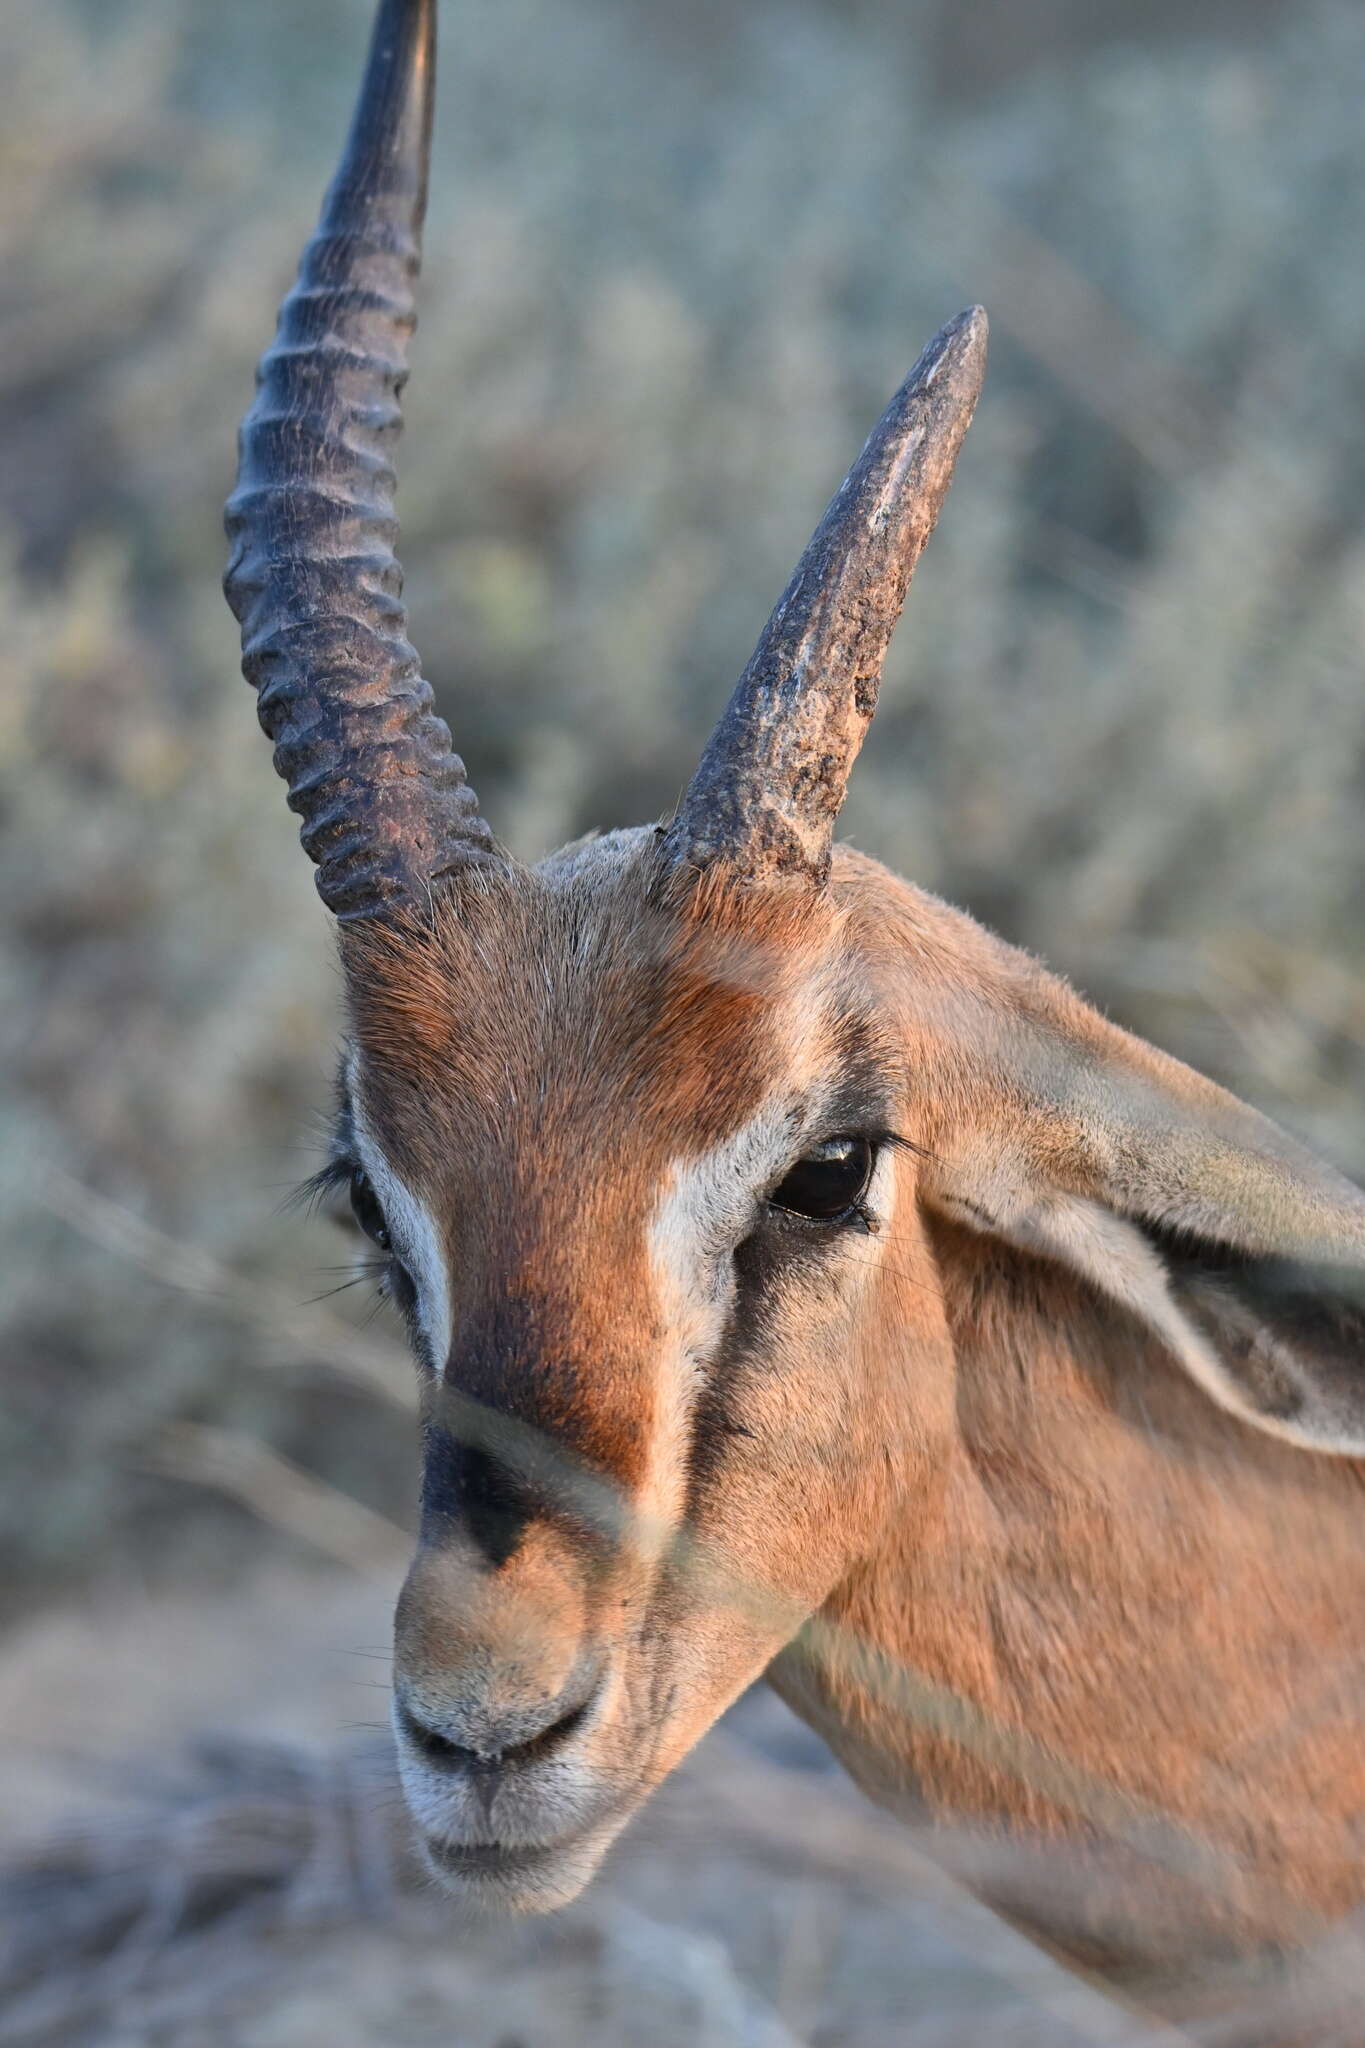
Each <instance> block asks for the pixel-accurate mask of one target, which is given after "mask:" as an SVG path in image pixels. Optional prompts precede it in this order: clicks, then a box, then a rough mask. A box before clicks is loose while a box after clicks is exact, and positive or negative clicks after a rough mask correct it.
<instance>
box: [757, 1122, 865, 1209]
mask: <svg viewBox="0 0 1365 2048" xmlns="http://www.w3.org/2000/svg"><path fill="white" fill-rule="evenodd" d="M871 1178H872V1146H871V1143H870V1142H869V1140H868V1139H866V1138H829V1139H827V1140H826V1141H825V1143H824V1144H823V1145H817V1146H816V1148H815V1150H814V1151H813V1152H808V1153H807V1154H806V1157H805V1158H804V1159H798V1160H797V1162H796V1164H795V1166H794V1167H793V1168H792V1169H791V1172H790V1173H789V1174H787V1176H786V1178H785V1179H784V1180H782V1181H780V1182H779V1183H778V1185H777V1186H776V1187H775V1188H774V1189H773V1191H772V1193H771V1195H769V1197H768V1200H769V1201H770V1202H772V1203H773V1204H774V1205H775V1206H776V1207H777V1208H779V1209H790V1210H792V1211H794V1213H795V1214H796V1215H798V1216H808V1217H809V1218H810V1219H811V1221H812V1222H816V1223H833V1222H836V1221H838V1220H839V1219H840V1218H842V1217H844V1216H847V1215H848V1214H849V1213H850V1211H851V1210H852V1209H853V1208H854V1207H855V1206H856V1205H857V1203H858V1202H859V1201H860V1200H861V1198H862V1196H863V1195H864V1194H865V1193H866V1192H867V1184H868V1182H869V1180H870V1179H871Z"/></svg>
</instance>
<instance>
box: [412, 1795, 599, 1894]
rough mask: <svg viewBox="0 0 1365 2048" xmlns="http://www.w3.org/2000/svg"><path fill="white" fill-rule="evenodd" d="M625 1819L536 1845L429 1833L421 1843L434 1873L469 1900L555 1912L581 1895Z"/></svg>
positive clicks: (424, 1835) (452, 1889) (450, 1888)
mask: <svg viewBox="0 0 1365 2048" xmlns="http://www.w3.org/2000/svg"><path fill="white" fill-rule="evenodd" d="M624 1819H625V1816H624V1815H622V1816H621V1817H620V1819H616V1820H614V1821H613V1822H610V1823H608V1824H607V1825H606V1826H605V1827H604V1826H601V1825H599V1826H597V1827H594V1828H589V1829H586V1830H584V1831H583V1832H582V1833H579V1834H576V1835H568V1836H564V1837H562V1838H561V1839H560V1840H559V1841H557V1842H552V1843H549V1844H548V1845H541V1846H538V1847H534V1848H523V1847H519V1846H513V1845H512V1844H510V1843H506V1842H478V1843H465V1842H453V1841H451V1840H450V1839H449V1838H448V1837H447V1838H443V1837H441V1836H439V1835H430V1834H425V1833H424V1834H423V1835H422V1837H421V1841H422V1849H423V1852H424V1854H425V1857H426V1862H427V1866H428V1868H429V1869H430V1871H431V1874H432V1876H433V1877H435V1878H436V1879H437V1880H438V1882H440V1883H441V1884H443V1885H444V1886H445V1887H446V1888H447V1889H448V1890H450V1891H453V1892H456V1893H458V1894H459V1895H460V1896H461V1897H463V1898H464V1899H465V1900H467V1901H468V1902H469V1903H471V1904H473V1905H476V1906H480V1905H482V1906H488V1907H492V1908H496V1909H498V1910H500V1911H502V1912H512V1913H550V1912H553V1911H555V1910H556V1909H557V1908H558V1907H560V1906H566V1905H568V1904H569V1902H570V1900H572V1899H576V1898H577V1897H578V1894H579V1893H580V1892H581V1891H582V1890H583V1888H584V1886H585V1885H587V1884H588V1883H589V1881H590V1880H591V1879H592V1877H593V1876H594V1875H595V1873H596V1870H597V1866H598V1864H599V1863H600V1862H601V1861H602V1858H603V1856H604V1854H605V1853H606V1850H607V1848H608V1846H609V1844H610V1843H611V1841H612V1840H613V1839H614V1837H615V1836H616V1834H617V1833H618V1832H619V1830H620V1828H621V1826H622V1825H623V1823H624Z"/></svg>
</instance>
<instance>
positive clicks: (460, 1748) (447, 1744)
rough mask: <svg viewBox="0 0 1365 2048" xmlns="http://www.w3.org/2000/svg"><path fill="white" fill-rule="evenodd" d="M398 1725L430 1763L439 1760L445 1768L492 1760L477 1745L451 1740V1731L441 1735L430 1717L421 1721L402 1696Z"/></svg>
mask: <svg viewBox="0 0 1365 2048" xmlns="http://www.w3.org/2000/svg"><path fill="white" fill-rule="evenodd" d="M397 1711H398V1725H399V1727H400V1728H401V1729H402V1731H403V1733H404V1735H406V1737H407V1739H408V1741H409V1742H410V1743H411V1744H412V1746H413V1748H414V1749H415V1750H416V1751H417V1752H418V1754H419V1755H420V1756H424V1757H425V1758H426V1760H427V1762H428V1763H431V1764H439V1765H440V1766H441V1768H442V1769H443V1770H448V1771H455V1770H476V1769H477V1768H478V1767H479V1765H480V1764H486V1763H488V1762H489V1761H491V1759H490V1758H488V1757H486V1756H483V1755H481V1753H480V1752H479V1751H478V1750H477V1749H466V1748H465V1746H464V1744H463V1743H461V1742H452V1741H451V1739H450V1737H449V1736H448V1735H442V1733H441V1731H440V1730H439V1728H433V1727H432V1726H431V1725H430V1723H429V1722H427V1721H419V1720H418V1718H417V1716H416V1714H414V1713H413V1711H412V1709H411V1707H409V1706H407V1705H406V1704H405V1703H404V1702H403V1701H402V1700H399V1702H398V1708H397Z"/></svg>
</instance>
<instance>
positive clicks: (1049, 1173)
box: [923, 1034, 1365, 1458]
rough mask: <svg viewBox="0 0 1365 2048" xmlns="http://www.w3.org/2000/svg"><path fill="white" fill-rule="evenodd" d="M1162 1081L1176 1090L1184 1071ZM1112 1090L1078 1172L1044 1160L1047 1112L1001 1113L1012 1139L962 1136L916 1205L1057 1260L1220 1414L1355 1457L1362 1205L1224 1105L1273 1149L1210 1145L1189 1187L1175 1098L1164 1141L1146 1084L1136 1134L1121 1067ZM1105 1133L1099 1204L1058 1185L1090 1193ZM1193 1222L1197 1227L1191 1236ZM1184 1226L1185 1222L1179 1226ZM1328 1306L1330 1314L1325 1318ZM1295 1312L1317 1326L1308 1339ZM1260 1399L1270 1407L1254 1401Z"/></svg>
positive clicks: (1346, 1187) (1050, 1150)
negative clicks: (1108, 1161)
mask: <svg viewBox="0 0 1365 2048" xmlns="http://www.w3.org/2000/svg"><path fill="white" fill-rule="evenodd" d="M1117 1036H1118V1034H1116V1037H1117ZM1146 1050H1147V1049H1146V1048H1144V1051H1146ZM1157 1057H1159V1056H1157ZM1170 1066H1171V1069H1172V1072H1173V1073H1174V1074H1175V1075H1176V1076H1178V1077H1179V1079H1180V1081H1181V1083H1182V1084H1183V1083H1184V1081H1185V1078H1186V1074H1187V1070H1185V1069H1183V1068H1179V1067H1177V1066H1176V1063H1175V1062H1173V1061H1172V1062H1170ZM1090 1075H1091V1078H1092V1081H1093V1078H1094V1067H1093V1064H1091V1066H1090ZM1111 1078H1112V1081H1113V1084H1114V1085H1113V1092H1112V1122H1108V1121H1106V1119H1105V1117H1104V1116H1103V1114H1101V1116H1100V1117H1099V1118H1098V1119H1094V1120H1092V1122H1091V1127H1090V1130H1089V1133H1088V1137H1087V1139H1086V1141H1085V1143H1084V1146H1083V1153H1084V1156H1083V1157H1082V1156H1080V1155H1079V1153H1078V1154H1077V1156H1074V1157H1073V1156H1072V1155H1071V1154H1070V1153H1069V1152H1068V1150H1067V1148H1066V1147H1064V1146H1059V1144H1058V1142H1057V1139H1058V1131H1057V1124H1056V1119H1055V1117H1054V1116H1050V1114H1049V1110H1048V1108H1047V1107H1044V1106H1039V1107H1038V1109H1037V1110H1036V1111H1033V1112H1029V1111H1027V1110H1024V1111H1023V1112H1022V1114H1021V1105H1020V1103H1019V1102H1018V1101H1017V1100H1016V1102H1015V1103H1014V1105H1013V1111H1014V1115H1015V1118H1016V1122H1015V1126H1014V1129H1013V1130H1012V1131H1011V1132H1009V1133H1008V1134H1005V1133H1003V1132H1002V1131H1001V1130H1000V1129H999V1128H997V1129H996V1130H995V1131H992V1132H985V1131H982V1132H979V1133H978V1134H977V1135H976V1137H975V1139H974V1140H969V1141H968V1142H967V1143H966V1145H965V1147H964V1148H963V1149H962V1150H960V1151H958V1152H956V1154H955V1156H954V1157H953V1158H952V1159H951V1160H950V1161H937V1162H935V1163H934V1164H933V1165H931V1166H930V1167H929V1168H928V1170H927V1172H926V1176H925V1180H924V1183H923V1188H924V1193H925V1195H926V1197H927V1199H928V1200H930V1201H931V1202H932V1203H934V1204H935V1206H937V1207H939V1208H941V1209H942V1210H943V1211H944V1212H945V1213H946V1214H948V1215H951V1216H953V1217H954V1218H956V1219H957V1220H958V1221H959V1222H962V1223H965V1224H967V1225H968V1226H969V1227H971V1228H972V1229H974V1230H979V1231H982V1232H985V1233H988V1234H990V1235H992V1236H994V1237H996V1238H998V1239H1000V1240H1002V1241H1004V1242H1006V1243H1009V1244H1013V1245H1017V1246H1018V1247H1019V1248H1020V1249H1021V1250H1024V1251H1027V1252H1031V1253H1034V1254H1036V1255H1039V1256H1042V1257H1045V1258H1050V1259H1056V1260H1057V1261H1058V1262H1059V1263H1060V1264H1062V1265H1065V1266H1067V1267H1069V1268H1070V1270H1071V1271H1072V1272H1074V1273H1078V1274H1080V1275H1081V1276H1082V1277H1083V1278H1084V1279H1085V1280H1087V1281H1088V1282H1089V1283H1090V1284H1091V1285H1092V1286H1093V1287H1094V1288H1095V1289H1096V1290H1097V1291H1098V1292H1099V1293H1100V1294H1102V1295H1104V1296H1107V1297H1108V1298H1109V1299H1110V1300H1111V1301H1115V1302H1119V1303H1121V1304H1122V1305H1123V1307H1124V1308H1126V1309H1128V1310H1129V1311H1131V1312H1132V1313H1133V1314H1134V1315H1136V1316H1138V1317H1140V1318H1141V1320H1142V1321H1143V1322H1145V1323H1146V1324H1147V1326H1148V1327H1149V1328H1150V1329H1152V1330H1154V1331H1155V1332H1156V1334H1157V1335H1158V1336H1159V1337H1160V1339H1161V1340H1162V1342H1163V1343H1164V1344H1165V1345H1166V1347H1167V1349H1168V1350H1169V1351H1170V1352H1171V1353H1172V1354H1173V1355H1174V1357H1175V1358H1176V1359H1177V1360H1178V1361H1179V1362H1180V1364H1181V1365H1182V1366H1183V1367H1184V1368H1185V1370H1186V1371H1187V1372H1188V1373H1189V1375H1190V1377H1191V1378H1192V1379H1193V1380H1195V1381H1196V1382H1197V1384H1198V1385H1199V1386H1200V1387H1201V1388H1202V1389H1203V1390H1204V1392H1205V1393H1206V1394H1207V1395H1208V1396H1209V1398H1210V1399H1211V1400H1212V1401H1215V1402H1216V1403H1217V1404H1218V1406H1219V1407H1220V1408H1223V1409H1225V1410H1226V1411H1227V1412H1228V1413H1229V1414H1231V1415H1236V1416H1238V1417H1239V1418H1240V1419H1241V1420H1242V1421H1244V1422H1247V1423H1249V1424H1250V1425H1251V1426H1252V1427H1253V1428H1256V1429H1259V1430H1263V1431H1265V1432H1266V1433H1267V1434H1269V1435H1271V1436H1276V1437H1279V1438H1281V1439H1283V1440H1284V1441H1285V1442H1287V1443H1292V1444H1295V1445H1297V1446H1298V1447H1299V1448H1300V1449H1303V1450H1311V1451H1316V1452H1319V1453H1324V1452H1325V1453H1329V1454H1331V1455H1334V1456H1338V1457H1352V1458H1360V1457H1365V1313H1362V1310H1363V1309H1365V1257H1362V1252H1361V1237H1362V1214H1365V1197H1362V1196H1361V1194H1360V1193H1359V1191H1358V1190H1357V1189H1355V1188H1354V1187H1352V1186H1351V1185H1350V1183H1349V1182H1346V1181H1343V1180H1341V1179H1340V1178H1339V1177H1338V1176H1337V1175H1335V1174H1334V1173H1333V1172H1332V1170H1331V1169H1330V1168H1327V1167H1323V1166H1320V1165H1319V1163H1318V1162H1317V1161H1315V1160H1312V1159H1311V1158H1310V1157H1309V1156H1308V1155H1307V1154H1304V1155H1303V1160H1304V1170H1303V1171H1302V1172H1301V1173H1300V1172H1299V1171H1298V1170H1297V1161H1296V1159H1295V1156H1294V1155H1295V1153H1296V1152H1297V1148H1296V1147H1294V1146H1293V1144H1292V1141H1291V1140H1288V1139H1287V1138H1285V1137H1284V1134H1283V1133H1281V1132H1278V1131H1274V1130H1273V1127H1272V1126H1270V1125H1267V1124H1265V1123H1264V1121H1263V1119H1261V1118H1259V1117H1257V1116H1256V1114H1255V1112H1254V1111H1251V1110H1249V1109H1246V1108H1245V1106H1244V1105H1242V1104H1235V1105H1232V1106H1233V1107H1234V1108H1235V1110H1236V1111H1237V1112H1239V1113H1240V1114H1241V1115H1242V1116H1244V1117H1245V1118H1246V1119H1247V1121H1248V1124H1249V1125H1251V1126H1253V1128H1254V1130H1255V1134H1256V1135H1258V1136H1259V1134H1260V1132H1261V1131H1266V1132H1272V1133H1273V1137H1274V1139H1275V1141H1276V1152H1275V1153H1273V1154H1269V1155H1268V1152H1267V1149H1266V1148H1263V1147H1262V1146H1260V1145H1257V1146H1256V1147H1255V1149H1254V1150H1253V1149H1252V1148H1250V1147H1248V1148H1247V1149H1246V1150H1245V1152H1243V1153H1241V1154H1240V1156H1238V1149H1237V1148H1235V1147H1230V1146H1229V1145H1228V1143H1227V1138H1226V1132H1225V1131H1220V1132H1217V1133H1216V1134H1215V1133H1214V1132H1212V1131H1211V1132H1210V1133H1209V1135H1208V1163H1207V1167H1206V1168H1205V1169H1204V1170H1203V1171H1201V1166H1200V1162H1199V1160H1198V1156H1197V1153H1198V1148H1197V1144H1192V1142H1191V1140H1192V1138H1193V1137H1194V1135H1195V1132H1196V1130H1197V1119H1194V1118H1192V1116H1191V1104H1190V1102H1189V1099H1188V1096H1186V1095H1185V1093H1184V1089H1183V1085H1182V1093H1181V1096H1180V1097H1178V1098H1176V1099H1173V1100H1172V1101H1171V1102H1170V1103H1169V1105H1168V1107H1169V1112H1170V1115H1169V1121H1167V1122H1166V1123H1165V1124H1164V1126H1163V1123H1162V1120H1161V1119H1160V1118H1154V1117H1152V1116H1151V1109H1152V1105H1153V1100H1154V1098H1153V1094H1152V1091H1151V1077H1150V1074H1146V1075H1143V1076H1142V1077H1141V1086H1142V1091H1143V1094H1144V1096H1145V1098H1146V1100H1145V1104H1144V1107H1145V1109H1146V1111H1147V1116H1146V1117H1145V1118H1144V1124H1145V1129H1143V1128H1141V1127H1139V1126H1137V1125H1136V1124H1135V1122H1134V1119H1133V1116H1132V1108H1133V1100H1134V1097H1133V1094H1132V1091H1131V1090H1130V1089H1128V1088H1126V1087H1125V1085H1124V1083H1125V1080H1126V1079H1127V1077H1126V1076H1125V1075H1124V1073H1123V1071H1122V1068H1121V1067H1120V1068H1119V1069H1118V1071H1117V1072H1115V1073H1114V1074H1113V1075H1112V1077H1111ZM1188 1079H1189V1080H1190V1081H1192V1082H1193V1081H1196V1080H1197V1077H1195V1076H1193V1075H1190V1076H1188ZM1199 1085H1200V1086H1201V1087H1207V1086H1208V1084H1206V1083H1200V1084H1199ZM1213 1092H1214V1091H1212V1090H1210V1093H1211V1094H1212V1093H1213ZM1222 1100H1223V1101H1227V1102H1229V1103H1231V1098H1223V1099H1222ZM1218 1106H1219V1108H1220V1109H1221V1107H1222V1102H1221V1101H1220V1102H1219V1105H1218ZM1091 1108H1092V1118H1093V1111H1094V1104H1093V1102H1092V1105H1091ZM1120 1129H1121V1130H1122V1133H1123V1144H1122V1154H1123V1158H1124V1164H1125V1173H1124V1175H1123V1177H1122V1183H1121V1184H1120V1185H1118V1186H1115V1187H1113V1188H1105V1187H1103V1186H1102V1187H1101V1189H1100V1191H1099V1192H1098V1193H1096V1192H1081V1191H1080V1190H1079V1189H1078V1188H1077V1187H1075V1186H1067V1185H1065V1184H1064V1183H1065V1180H1067V1179H1071V1178H1073V1176H1074V1178H1075V1179H1076V1180H1079V1181H1081V1182H1082V1183H1084V1182H1089V1184H1090V1187H1091V1189H1092V1190H1093V1188H1094V1184H1095V1180H1096V1178H1097V1177H1099V1178H1101V1179H1102V1178H1103V1176H1102V1175H1100V1176H1097V1175H1096V1171H1095V1167H1096V1161H1097V1160H1102V1159H1103V1158H1104V1157H1105V1154H1106V1153H1107V1152H1108V1151H1109V1149H1110V1147H1109V1142H1108V1141H1109V1138H1110V1135H1111V1133H1112V1132H1113V1131H1116V1130H1120ZM1276 1155H1278V1156H1276ZM1135 1183H1136V1184H1137V1185H1136V1187H1135ZM1139 1190H1140V1192H1139ZM1135 1194H1137V1200H1136V1201H1135ZM1268 1194H1269V1196H1270V1199H1269V1200H1268V1199H1267V1195H1268ZM1201 1211H1202V1212H1203V1214H1202V1215H1201V1214H1200V1212H1201ZM1210 1211H1214V1212H1216V1216H1217V1222H1216V1224H1215V1226H1214V1228H1213V1229H1210V1228H1209V1226H1208V1224H1207V1223H1206V1222H1205V1221H1204V1216H1206V1215H1208V1213H1209V1212H1210ZM1191 1212H1193V1213H1194V1214H1196V1215H1200V1221H1199V1223H1197V1224H1195V1225H1194V1226H1193V1227H1192V1228H1191V1226H1190V1225H1189V1224H1188V1223H1187V1221H1186V1219H1187V1218H1188V1217H1189V1216H1190V1215H1191ZM1305 1215H1307V1216H1308V1217H1310V1218H1311V1224H1312V1243H1311V1250H1308V1252H1307V1258H1305V1250H1306V1247H1305V1244H1304V1237H1305V1236H1306V1234H1307V1233H1306V1231H1305V1228H1304V1220H1303V1219H1304V1217H1305ZM1277 1218H1280V1219H1283V1220H1282V1229H1283V1241H1282V1242H1280V1241H1277V1232H1276V1228H1275V1223H1276V1219H1277ZM1173 1243H1185V1244H1187V1246H1188V1256H1183V1257H1173V1256H1172V1255H1171V1252H1170V1246H1171V1245H1172V1244H1173ZM1281 1269H1283V1272H1282V1270H1281ZM1266 1274H1272V1275H1274V1276H1276V1278H1277V1279H1282V1280H1283V1284H1284V1287H1285V1290H1286V1292H1285V1294H1284V1299H1283V1307H1282V1309H1281V1308H1280V1307H1279V1306H1278V1305H1277V1302H1276V1300H1275V1297H1274V1294H1273V1291H1272V1292H1271V1293H1270V1294H1269V1295H1267V1291H1266V1288H1265V1285H1264V1284H1261V1285H1259V1286H1258V1284H1257V1280H1258V1276H1264V1275H1266ZM1341 1304H1345V1307H1346V1313H1344V1314H1339V1313H1334V1310H1335V1308H1336V1307H1338V1306H1339V1305H1341ZM1305 1305H1306V1306H1307V1308H1308V1309H1309V1310H1310V1311H1311V1312H1312V1313H1313V1315H1314V1318H1315V1321H1316V1323H1317V1324H1318V1325H1319V1326H1320V1327H1318V1328H1317V1329H1316V1330H1315V1331H1314V1332H1312V1333H1310V1334H1305V1330H1304V1328H1303V1327H1302V1326H1303V1324H1304V1317H1303V1314H1302V1313H1301V1312H1302V1310H1303V1309H1304V1307H1305ZM1296 1323H1297V1324H1298V1325H1299V1326H1300V1327H1296ZM1234 1366H1235V1367H1236V1368H1237V1369H1236V1370H1234ZM1267 1387H1269V1388H1271V1389H1272V1390H1273V1399H1270V1398H1264V1397H1265V1390H1266V1388H1267ZM1258 1393H1260V1394H1262V1396H1263V1401H1262V1402H1258V1400H1257V1399H1256V1398H1255V1397H1256V1395H1257V1394H1258Z"/></svg>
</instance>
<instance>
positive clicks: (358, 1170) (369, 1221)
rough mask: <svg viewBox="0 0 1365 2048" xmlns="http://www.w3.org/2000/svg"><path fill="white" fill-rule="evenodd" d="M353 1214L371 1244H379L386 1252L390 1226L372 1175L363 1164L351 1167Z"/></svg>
mask: <svg viewBox="0 0 1365 2048" xmlns="http://www.w3.org/2000/svg"><path fill="white" fill-rule="evenodd" d="M351 1214H352V1215H353V1216H354V1217H355V1220H356V1224H357V1226H358V1227H359V1228H360V1229H361V1230H363V1231H364V1233H365V1235H366V1237H368V1238H369V1240H370V1242H371V1244H377V1245H378V1246H379V1249H380V1251H381V1252H386V1251H387V1250H388V1249H389V1228H388V1225H387V1224H386V1223H385V1221H384V1211H383V1210H382V1209H381V1208H380V1206H379V1197H378V1195H377V1194H376V1193H375V1191H374V1189H373V1187H372V1186H371V1185H370V1177H369V1175H368V1174H367V1173H366V1172H365V1169H364V1168H363V1167H361V1166H353V1167H352V1168H351Z"/></svg>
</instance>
